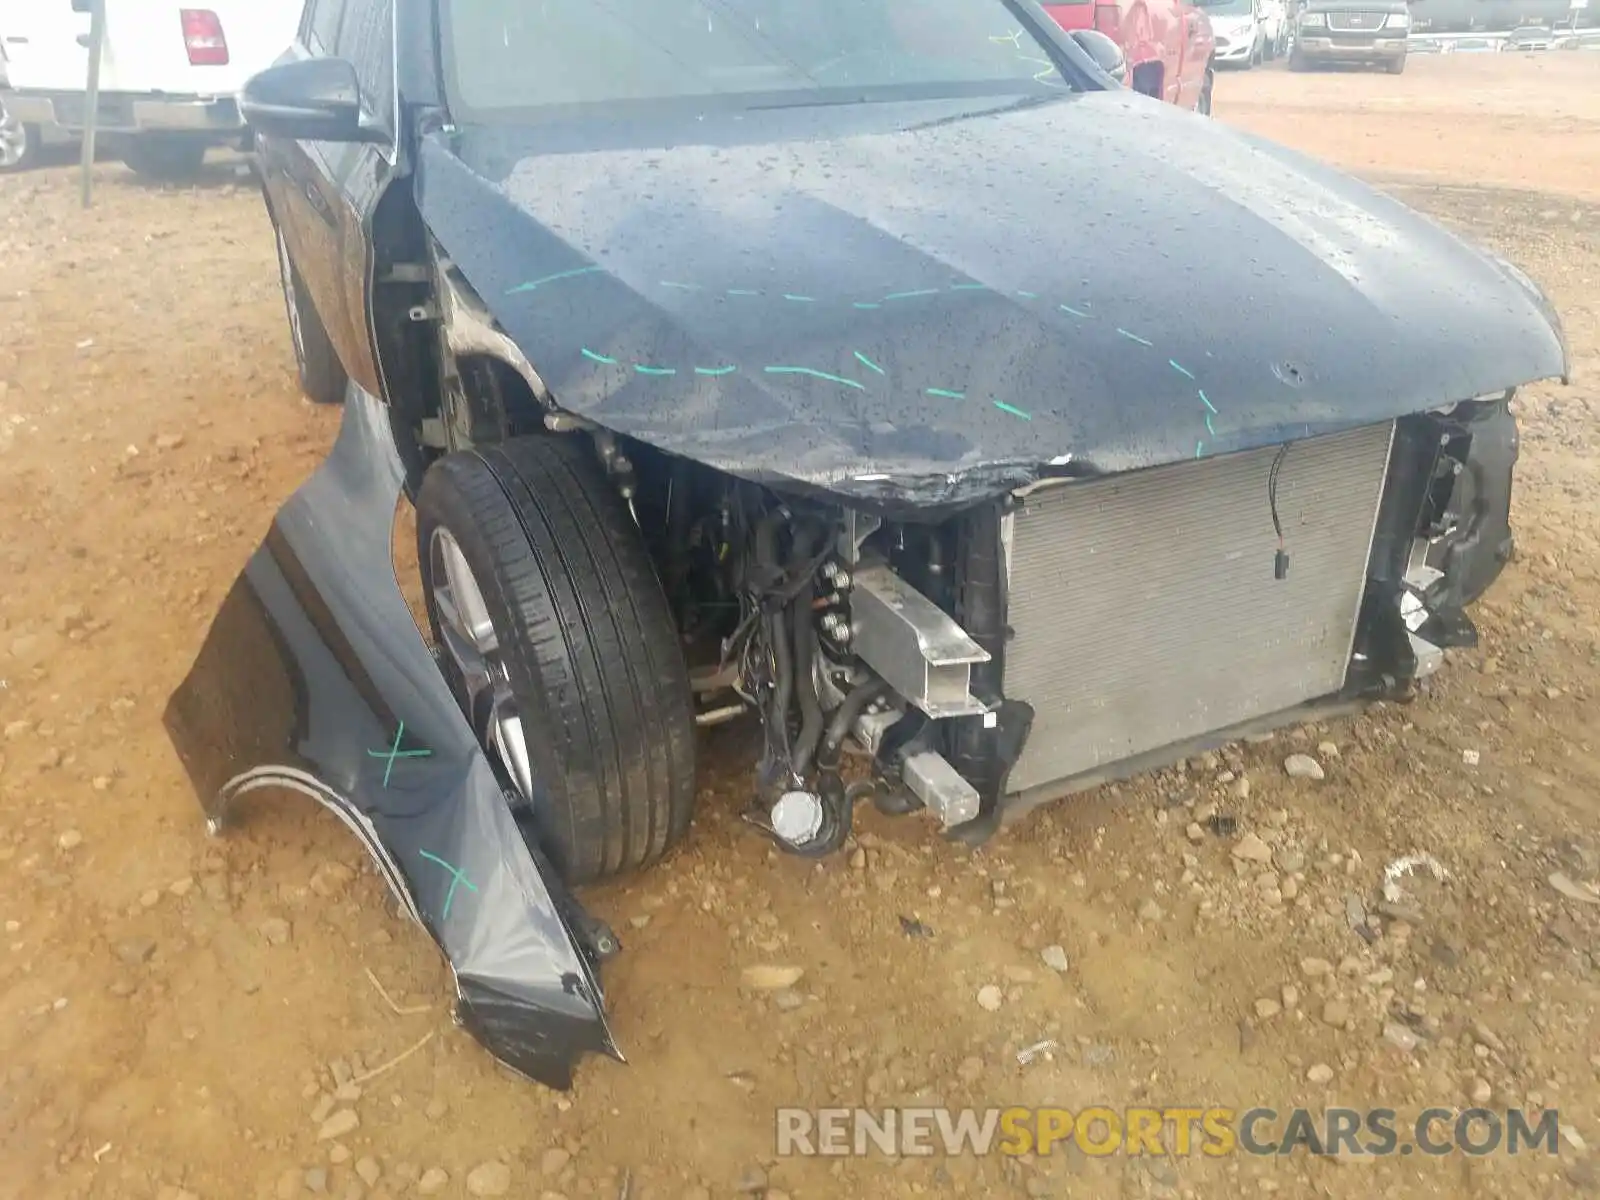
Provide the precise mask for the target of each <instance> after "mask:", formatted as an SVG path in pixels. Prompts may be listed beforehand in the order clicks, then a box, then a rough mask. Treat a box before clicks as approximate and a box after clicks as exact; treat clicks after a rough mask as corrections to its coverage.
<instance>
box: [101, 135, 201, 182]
mask: <svg viewBox="0 0 1600 1200" xmlns="http://www.w3.org/2000/svg"><path fill="white" fill-rule="evenodd" d="M207 148H208V147H207V145H206V143H205V142H204V141H202V140H200V139H198V138H193V137H188V136H185V135H183V134H163V133H140V134H135V135H134V136H133V137H130V138H129V139H128V140H127V143H126V144H125V145H124V146H123V147H122V161H123V162H124V163H126V164H127V166H128V169H129V170H130V171H132V172H133V173H134V174H135V175H142V176H144V177H145V178H146V179H153V180H159V181H161V182H163V183H178V182H182V181H184V180H189V179H193V178H194V177H195V176H196V175H198V174H199V173H200V167H201V164H202V163H204V162H205V159H206V150H207Z"/></svg>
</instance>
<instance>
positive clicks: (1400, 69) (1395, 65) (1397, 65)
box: [1385, 55, 1406, 75]
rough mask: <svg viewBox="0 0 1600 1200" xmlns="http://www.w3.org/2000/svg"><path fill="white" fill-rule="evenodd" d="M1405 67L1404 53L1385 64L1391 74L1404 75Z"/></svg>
mask: <svg viewBox="0 0 1600 1200" xmlns="http://www.w3.org/2000/svg"><path fill="white" fill-rule="evenodd" d="M1405 69H1406V60H1405V56H1404V55H1402V56H1401V57H1399V58H1397V59H1395V60H1394V61H1393V62H1390V63H1388V64H1386V66H1385V70H1387V71H1388V72H1389V74H1391V75H1402V74H1404V73H1405Z"/></svg>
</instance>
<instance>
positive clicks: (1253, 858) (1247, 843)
mask: <svg viewBox="0 0 1600 1200" xmlns="http://www.w3.org/2000/svg"><path fill="white" fill-rule="evenodd" d="M1233 856H1234V857H1235V858H1237V859H1242V860H1243V861H1245V862H1253V863H1269V862H1271V861H1272V847H1271V846H1269V845H1267V844H1266V842H1264V841H1262V840H1261V839H1260V838H1259V837H1258V836H1256V835H1255V834H1253V833H1247V834H1245V835H1244V836H1243V837H1241V838H1240V839H1239V840H1238V841H1237V842H1235V843H1234V844H1233Z"/></svg>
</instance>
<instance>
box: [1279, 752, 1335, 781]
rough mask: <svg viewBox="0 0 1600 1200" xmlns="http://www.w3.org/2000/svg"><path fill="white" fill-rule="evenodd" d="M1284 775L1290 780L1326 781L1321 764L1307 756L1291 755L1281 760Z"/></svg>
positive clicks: (1325, 774)
mask: <svg viewBox="0 0 1600 1200" xmlns="http://www.w3.org/2000/svg"><path fill="white" fill-rule="evenodd" d="M1283 770H1284V774H1286V775H1288V776H1289V778H1290V779H1326V778H1327V773H1326V772H1325V771H1323V769H1322V764H1321V763H1319V762H1318V761H1317V760H1316V759H1314V758H1312V757H1311V755H1309V754H1291V755H1289V757H1288V758H1286V759H1284V760H1283Z"/></svg>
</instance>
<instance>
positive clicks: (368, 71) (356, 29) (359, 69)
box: [318, 0, 395, 130]
mask: <svg viewBox="0 0 1600 1200" xmlns="http://www.w3.org/2000/svg"><path fill="white" fill-rule="evenodd" d="M318 2H319V3H325V2H326V0H318ZM345 8H346V11H345V17H344V26H343V28H342V29H340V31H339V39H338V41H337V43H336V46H337V50H336V51H335V53H337V54H338V56H339V57H340V58H343V59H347V60H349V61H350V62H351V63H354V64H355V68H356V78H357V79H359V80H360V82H361V106H362V107H363V108H364V109H366V110H367V112H368V113H369V114H371V115H372V116H373V117H376V118H377V120H378V122H379V124H381V125H383V126H384V127H385V128H386V129H391V130H392V129H394V128H395V112H394V0H348V3H347V4H346V5H345Z"/></svg>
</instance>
